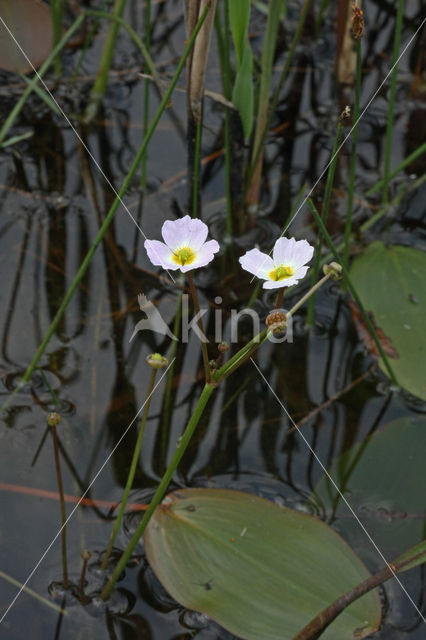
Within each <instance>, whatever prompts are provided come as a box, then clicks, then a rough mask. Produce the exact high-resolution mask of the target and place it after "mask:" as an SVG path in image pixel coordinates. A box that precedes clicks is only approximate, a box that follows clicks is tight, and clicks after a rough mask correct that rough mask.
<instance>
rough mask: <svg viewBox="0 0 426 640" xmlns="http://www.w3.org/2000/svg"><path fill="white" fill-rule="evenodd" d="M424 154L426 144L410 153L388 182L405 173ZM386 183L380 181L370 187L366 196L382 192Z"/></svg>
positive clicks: (383, 180) (392, 173)
mask: <svg viewBox="0 0 426 640" xmlns="http://www.w3.org/2000/svg"><path fill="white" fill-rule="evenodd" d="M424 153H426V142H423V144H421V145H420V147H418V148H417V149H415V151H413V152H412V153H410V155H409V156H407V157H406V158H405V159H404V160H403V161H402V162H401V163H400V164H399V165H398V166H397V167H396V168H395V169H394V170H393V171H391V173H390V174H389V176H388V178H389V180H388V181H390V180H392V178H394V177H395V176H397V175H398V173H399V172H400V171H403V170H404V169H405V168H406V167H408V166H409V165H410V164H411V163H412V162H414V161H415V160H417V158H419V157H420V156H422V155H423V154H424ZM384 183H385V179H384V178H383V179H382V180H379V181H378V182H376V184H375V185H373V186H372V187H370V188H369V189H368V191H366V192H365V195H366V196H371V195H373V193H376V191H380V189H381V188H382V187H383V185H384Z"/></svg>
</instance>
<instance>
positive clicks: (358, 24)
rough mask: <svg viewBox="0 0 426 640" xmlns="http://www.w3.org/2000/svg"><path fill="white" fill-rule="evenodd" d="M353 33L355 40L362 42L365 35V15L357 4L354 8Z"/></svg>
mask: <svg viewBox="0 0 426 640" xmlns="http://www.w3.org/2000/svg"><path fill="white" fill-rule="evenodd" d="M352 33H353V35H354V38H355V40H361V38H362V36H363V35H364V14H363V12H362V9H360V7H358V6H357V5H356V4H354V6H353V8H352Z"/></svg>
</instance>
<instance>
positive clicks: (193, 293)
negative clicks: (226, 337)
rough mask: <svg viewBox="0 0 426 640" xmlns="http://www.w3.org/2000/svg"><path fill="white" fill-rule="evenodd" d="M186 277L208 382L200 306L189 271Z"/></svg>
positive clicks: (205, 346)
mask: <svg viewBox="0 0 426 640" xmlns="http://www.w3.org/2000/svg"><path fill="white" fill-rule="evenodd" d="M186 275H187V276H188V283H189V290H190V292H191V296H192V301H193V303H194V307H195V313H196V315H197V316H198V318H197V324H198V328H199V329H200V332H201V338H200V339H201V351H202V353H203V364H204V375H205V377H206V382H209V380H210V367H209V356H208V353H207V345H206V343H205V342H204V338H205V333H204V328H203V321H202V318H201V312H200V304H199V302H198V296H197V290H196V289H195V285H194V280H193V279H192V276H191V273H190V271H188V272H187V274H186Z"/></svg>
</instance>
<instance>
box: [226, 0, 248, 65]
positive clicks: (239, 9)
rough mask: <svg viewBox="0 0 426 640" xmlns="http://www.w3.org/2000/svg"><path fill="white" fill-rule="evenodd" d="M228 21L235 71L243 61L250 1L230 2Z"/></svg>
mask: <svg viewBox="0 0 426 640" xmlns="http://www.w3.org/2000/svg"><path fill="white" fill-rule="evenodd" d="M228 6H229V21H230V23H231V31H232V38H233V40H234V47H235V55H236V60H237V70H239V69H240V67H241V64H242V60H243V51H244V47H245V46H246V44H247V32H248V24H249V20H250V0H237V2H235V0H230V2H229V3H228Z"/></svg>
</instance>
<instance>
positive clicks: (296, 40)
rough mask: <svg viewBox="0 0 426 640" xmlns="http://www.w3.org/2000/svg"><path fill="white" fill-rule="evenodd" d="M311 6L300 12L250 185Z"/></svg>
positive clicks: (307, 3) (251, 172)
mask: <svg viewBox="0 0 426 640" xmlns="http://www.w3.org/2000/svg"><path fill="white" fill-rule="evenodd" d="M231 2H235V0H231ZM310 5H311V0H305V1H304V3H303V7H302V9H301V12H300V18H299V22H298V24H297V29H296V33H295V34H294V37H293V40H292V41H291V45H290V48H289V50H288V53H287V58H286V61H285V64H284V68H283V70H282V72H281V75H280V79H279V81H278V85H277V88H276V89H275V91H274V94H273V97H272V100H271V102H270V105H269V111H268V117H267V120H266V124H265V127H264V129H263V134H262V141H261V144H259V147H258V149H257V153H256V155H255V156H254V157H253V158H252V161H251V165H250V171H249V175H248V184H250V182H251V180H252V178H253V174H254V172H255V170H256V166H257V163H258V161H259V157H260V154H261V153H262V150H263V143H264V142H265V138H266V135H267V133H268V131H269V127H270V126H271V121H272V118H273V117H274V115H275V110H276V107H277V104H278V100H279V98H280V93H281V89H282V88H283V85H284V82H285V80H286V78H287V74H288V72H289V70H290V66H291V63H292V60H293V56H294V53H295V51H296V47H297V45H298V44H299V40H300V37H301V35H302V31H303V27H304V25H305V20H306V18H307V15H308V12H309V8H310Z"/></svg>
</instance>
